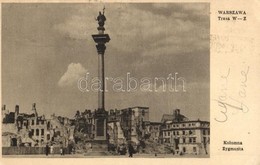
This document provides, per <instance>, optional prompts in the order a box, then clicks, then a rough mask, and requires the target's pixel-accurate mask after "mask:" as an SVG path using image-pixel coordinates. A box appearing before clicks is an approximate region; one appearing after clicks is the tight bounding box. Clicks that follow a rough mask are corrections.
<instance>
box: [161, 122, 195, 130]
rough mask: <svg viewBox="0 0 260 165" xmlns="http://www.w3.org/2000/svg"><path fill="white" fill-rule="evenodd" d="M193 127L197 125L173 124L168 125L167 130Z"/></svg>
mask: <svg viewBox="0 0 260 165" xmlns="http://www.w3.org/2000/svg"><path fill="white" fill-rule="evenodd" d="M191 126H193V127H194V126H196V124H195V123H182V124H171V125H167V126H166V128H168V129H169V128H179V127H191Z"/></svg>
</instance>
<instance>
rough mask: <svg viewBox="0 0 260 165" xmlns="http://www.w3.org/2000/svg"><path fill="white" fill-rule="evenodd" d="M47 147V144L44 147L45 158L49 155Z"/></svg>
mask: <svg viewBox="0 0 260 165" xmlns="http://www.w3.org/2000/svg"><path fill="white" fill-rule="evenodd" d="M49 148H50V147H49V145H48V143H47V144H46V146H45V154H46V156H48V155H49Z"/></svg>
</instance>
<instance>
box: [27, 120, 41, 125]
mask: <svg viewBox="0 0 260 165" xmlns="http://www.w3.org/2000/svg"><path fill="white" fill-rule="evenodd" d="M29 122H30V121H28V124H30V123H29ZM34 122H35V120H32V123H31V124H32V125H34ZM39 124H42V125H43V124H44V120H36V125H39Z"/></svg>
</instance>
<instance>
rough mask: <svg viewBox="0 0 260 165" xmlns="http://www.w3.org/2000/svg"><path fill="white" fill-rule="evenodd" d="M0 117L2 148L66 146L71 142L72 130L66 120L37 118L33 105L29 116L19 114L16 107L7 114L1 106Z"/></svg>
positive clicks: (53, 117) (54, 117) (68, 121)
mask: <svg viewBox="0 0 260 165" xmlns="http://www.w3.org/2000/svg"><path fill="white" fill-rule="evenodd" d="M2 115H3V117H2V137H3V139H4V140H3V141H5V143H4V145H3V146H7V147H8V146H44V145H46V144H47V143H49V144H50V143H53V144H57V145H60V144H63V145H64V146H67V145H68V140H69V139H71V140H73V137H72V136H71V132H74V130H73V127H70V120H69V119H68V118H62V117H57V116H55V115H52V117H51V118H50V119H46V118H45V116H44V115H42V116H38V113H37V110H36V104H35V103H34V104H33V105H32V113H31V114H26V113H20V112H19V106H18V105H16V107H15V112H8V111H7V110H6V106H3V108H2ZM10 135H11V136H10Z"/></svg>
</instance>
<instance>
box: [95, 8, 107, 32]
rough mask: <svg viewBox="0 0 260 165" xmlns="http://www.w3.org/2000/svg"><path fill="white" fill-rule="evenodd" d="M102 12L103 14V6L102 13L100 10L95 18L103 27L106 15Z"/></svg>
mask: <svg viewBox="0 0 260 165" xmlns="http://www.w3.org/2000/svg"><path fill="white" fill-rule="evenodd" d="M104 14H105V7H104V8H103V14H102V13H101V11H100V12H99V15H98V16H97V18H96V20H97V21H98V24H99V26H100V27H103V26H104V25H105V21H106V17H105V15H104Z"/></svg>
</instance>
